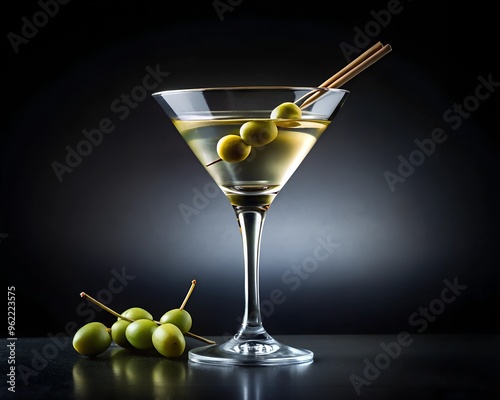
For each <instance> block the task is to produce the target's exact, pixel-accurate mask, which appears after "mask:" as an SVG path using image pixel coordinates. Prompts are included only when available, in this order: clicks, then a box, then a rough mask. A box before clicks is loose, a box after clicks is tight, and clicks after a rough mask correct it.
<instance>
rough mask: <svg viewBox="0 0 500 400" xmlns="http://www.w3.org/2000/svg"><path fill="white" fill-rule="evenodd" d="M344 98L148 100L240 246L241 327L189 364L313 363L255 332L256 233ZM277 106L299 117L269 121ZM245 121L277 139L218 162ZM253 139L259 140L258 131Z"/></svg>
mask: <svg viewBox="0 0 500 400" xmlns="http://www.w3.org/2000/svg"><path fill="white" fill-rule="evenodd" d="M347 95H348V92H347V91H346V90H341V89H328V88H320V87H318V88H315V87H282V86H272V87H271V86H264V87H219V88H202V89H186V90H168V91H162V92H157V93H154V94H153V97H154V98H155V100H156V101H157V102H158V103H159V105H160V106H161V107H162V108H163V110H164V111H165V113H166V114H167V116H168V117H169V118H170V119H171V121H172V122H173V124H174V126H175V127H176V128H177V130H178V131H179V133H180V134H181V135H182V137H183V138H184V139H185V141H186V143H187V144H188V146H189V147H190V148H191V150H192V151H193V153H194V154H195V155H196V157H197V158H198V160H199V161H200V163H201V164H202V165H203V167H204V168H205V169H206V171H207V172H208V173H209V174H210V176H211V177H212V178H213V179H214V181H215V182H216V183H217V185H218V186H219V187H220V188H221V189H222V191H223V192H224V194H225V195H226V197H227V198H228V200H229V202H230V204H231V205H232V207H233V209H234V212H235V213H236V218H237V221H238V224H239V227H240V231H241V236H242V240H243V255H244V267H245V308H244V314H243V320H242V323H241V327H240V328H239V330H238V331H237V333H236V334H235V335H234V336H233V337H232V338H231V339H229V340H228V341H227V342H225V343H222V344H216V345H208V346H202V347H198V348H195V349H192V350H190V352H189V360H190V361H192V362H196V363H203V364H212V365H213V364H218V365H250V366H265V365H289V364H299V363H310V362H312V361H313V358H314V354H313V353H312V352H311V351H309V350H306V349H299V348H293V347H291V346H287V345H285V344H282V343H280V342H278V341H276V340H275V339H274V338H273V337H272V336H271V335H270V334H268V333H267V331H266V330H265V328H264V326H263V323H262V316H261V311H260V299H259V258H260V242H261V233H262V227H263V224H264V219H265V217H266V213H267V210H268V209H269V206H270V205H271V203H272V202H273V200H274V199H275V197H276V195H277V194H278V193H279V192H280V190H281V188H283V186H284V185H285V183H286V182H287V181H288V180H289V178H290V177H291V176H292V174H293V173H294V171H295V170H296V169H297V168H298V167H299V165H300V163H301V162H302V160H303V159H304V158H305V157H306V155H307V154H308V153H309V151H310V150H311V148H312V147H313V146H314V144H315V143H316V141H317V140H318V138H319V137H320V135H321V134H322V133H323V131H324V130H325V129H326V128H327V127H328V126H329V124H330V123H331V121H332V119H333V117H334V116H335V115H336V113H337V112H338V110H339V109H340V108H341V106H342V104H343V103H344V101H345V99H346V97H347ZM283 104H287V105H288V106H287V107H291V106H293V104H295V106H296V107H295V108H294V110H295V111H297V109H299V110H300V111H299V114H298V115H297V113H293V112H292V113H287V112H284V113H281V114H282V115H281V116H280V113H278V114H273V118H271V114H272V112H273V110H274V109H275V108H276V107H277V106H280V105H283ZM290 109H293V107H291V108H290ZM287 114H288V115H287ZM276 115H278V116H276ZM247 122H254V123H255V122H258V123H264V125H265V126H268V127H269V126H271V127H273V130H274V132H276V131H277V135H276V136H275V137H274V138H271V139H272V140H271V141H270V142H269V143H266V144H263V145H262V141H259V139H258V138H257V142H252V143H254V145H252V146H247V145H246V144H245V142H243V143H244V144H243V146H244V147H245V148H246V149H247V150H249V153H248V155H247V156H246V157H245V156H243V157H244V159H242V160H237V161H234V160H227V161H224V160H222V159H221V154H220V149H219V152H218V143H219V141H220V140H221V139H222V138H224V137H226V136H228V135H236V136H238V135H239V134H240V132H242V129H243V128H242V126H243V125H244V124H245V123H247ZM260 134H261V135H264V136H266V132H264V133H262V132H260ZM242 135H243V134H242ZM239 138H240V137H238V138H237V139H238V140H239ZM268 139H269V138H267V140H268ZM267 140H264V141H267ZM240 144H241V143H240ZM223 158H227V157H224V156H223ZM240 158H241V157H240Z"/></svg>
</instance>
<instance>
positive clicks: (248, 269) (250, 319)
mask: <svg viewBox="0 0 500 400" xmlns="http://www.w3.org/2000/svg"><path fill="white" fill-rule="evenodd" d="M267 208H268V207H267V206H266V207H235V212H236V216H237V218H238V224H239V226H240V230H241V237H242V241H243V256H244V261H245V313H244V315H243V321H242V324H241V327H240V329H239V331H238V333H237V334H236V335H235V339H268V338H269V335H268V334H267V332H266V331H265V330H264V327H263V325H262V316H261V312H260V295H259V258H260V241H261V236H262V227H263V225H264V219H265V216H266V211H267Z"/></svg>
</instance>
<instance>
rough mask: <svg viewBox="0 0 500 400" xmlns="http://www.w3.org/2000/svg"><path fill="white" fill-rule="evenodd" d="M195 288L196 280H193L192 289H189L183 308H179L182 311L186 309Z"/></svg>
mask: <svg viewBox="0 0 500 400" xmlns="http://www.w3.org/2000/svg"><path fill="white" fill-rule="evenodd" d="M195 286H196V279H193V280H192V281H191V287H190V288H189V291H188V292H187V294H186V297H185V298H184V301H183V302H182V304H181V306H180V307H179V309H180V310H183V309H184V307H185V306H186V303H187V302H188V300H189V298H190V297H191V293H193V290H194V287H195Z"/></svg>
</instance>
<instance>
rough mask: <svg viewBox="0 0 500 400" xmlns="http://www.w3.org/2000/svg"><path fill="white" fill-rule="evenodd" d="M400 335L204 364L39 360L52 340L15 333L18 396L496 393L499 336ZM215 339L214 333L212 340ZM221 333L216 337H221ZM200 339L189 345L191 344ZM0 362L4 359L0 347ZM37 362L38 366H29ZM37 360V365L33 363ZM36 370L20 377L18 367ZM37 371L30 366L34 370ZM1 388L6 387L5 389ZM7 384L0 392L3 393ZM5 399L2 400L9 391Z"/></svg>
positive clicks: (306, 344) (344, 338)
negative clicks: (246, 361) (291, 357)
mask: <svg viewBox="0 0 500 400" xmlns="http://www.w3.org/2000/svg"><path fill="white" fill-rule="evenodd" d="M397 337H398V335H324V336H285V337H277V339H278V340H280V341H282V342H283V343H287V344H290V345H292V346H296V347H302V348H308V349H310V350H312V351H313V352H314V354H315V360H314V362H313V363H311V364H303V365H301V364H299V365H291V366H272V367H270V366H267V367H239V366H238V367H236V366H208V365H203V364H196V363H191V362H189V361H188V356H187V352H185V353H184V354H183V355H182V356H181V357H180V358H178V359H168V358H165V357H162V356H160V355H158V354H157V353H155V352H153V351H152V352H134V351H130V350H125V349H122V348H120V347H117V346H114V345H113V346H112V347H111V348H109V349H108V350H107V351H106V352H105V353H104V354H102V355H100V356H98V357H95V358H87V357H83V356H80V355H79V354H78V353H76V351H75V350H74V349H73V348H72V347H71V344H69V343H70V341H69V340H68V341H67V345H66V346H65V347H64V348H61V349H60V350H59V351H58V352H57V353H52V354H53V357H52V359H51V360H47V362H46V364H43V363H40V359H37V361H36V362H35V361H34V355H35V354H38V355H40V356H43V354H47V355H49V352H48V351H46V350H47V349H48V347H49V345H50V344H51V343H52V342H51V340H50V339H49V338H37V339H35V338H31V339H18V340H17V345H16V366H17V368H18V371H17V378H16V379H17V380H16V393H15V397H12V398H15V399H31V400H36V399H51V400H52V399H65V400H69V399H77V400H86V399H92V400H100V399H120V400H124V399H145V400H148V399H154V400H174V399H189V400H193V399H215V398H223V399H231V400H240V399H241V400H263V399H276V400H281V399H287V400H294V399H307V400H309V399H313V398H314V400H323V399H325V400H326V399H328V400H332V399H341V400H343V399H360V398H361V399H362V398H369V399H384V400H387V399H402V398H404V399H436V400H437V399H443V400H444V399H446V400H455V399H456V400H464V399H466V400H468V399H474V400H476V399H493V398H497V397H495V396H493V395H496V393H497V392H498V389H499V385H498V374H499V372H500V346H499V344H500V335H413V336H412V339H413V340H412V341H411V342H409V341H407V342H405V343H406V344H408V345H407V346H399V348H398V346H397V345H396V344H395V343H397ZM211 339H214V340H216V341H218V342H220V340H221V338H216V337H212V338H211ZM218 339H219V340H218ZM197 345H199V344H198V342H196V341H188V348H193V347H195V346H197ZM1 358H2V361H1V362H2V365H7V359H6V356H5V354H4V353H2V354H1ZM34 362H35V364H33V363H34ZM36 363H38V364H36ZM21 366H24V367H26V368H28V369H29V368H31V369H32V371H33V374H30V375H29V376H27V375H25V376H24V377H22V376H21V374H20V372H19V371H20V370H19V368H20V367H21ZM35 366H36V367H37V370H36V371H35V370H34V368H35ZM4 386H5V385H4ZM5 393H7V394H9V393H8V392H7V390H6V389H5V390H3V391H2V393H1V394H0V398H3V396H4V395H5ZM5 398H9V397H8V396H6V397H5Z"/></svg>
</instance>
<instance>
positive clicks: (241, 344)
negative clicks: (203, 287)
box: [189, 337, 314, 366]
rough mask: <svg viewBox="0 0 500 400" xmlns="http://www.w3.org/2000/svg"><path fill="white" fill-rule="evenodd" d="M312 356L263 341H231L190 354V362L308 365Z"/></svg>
mask: <svg viewBox="0 0 500 400" xmlns="http://www.w3.org/2000/svg"><path fill="white" fill-rule="evenodd" d="M313 359H314V353H313V352H312V351H309V350H305V349H298V348H294V347H291V346H287V345H285V344H282V343H279V342H277V341H276V340H275V339H273V338H271V337H267V338H265V339H237V338H233V339H231V340H229V341H227V342H225V343H222V344H219V345H209V346H203V347H197V348H195V349H192V350H190V351H189V361H191V362H195V363H201V364H210V365H246V366H273V365H292V364H304V363H311V362H313Z"/></svg>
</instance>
